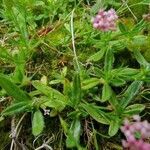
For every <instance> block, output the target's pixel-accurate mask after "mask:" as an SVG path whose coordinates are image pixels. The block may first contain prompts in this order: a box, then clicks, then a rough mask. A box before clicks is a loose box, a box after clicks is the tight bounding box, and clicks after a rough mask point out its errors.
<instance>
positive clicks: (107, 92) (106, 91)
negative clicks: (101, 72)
mask: <svg viewBox="0 0 150 150" xmlns="http://www.w3.org/2000/svg"><path fill="white" fill-rule="evenodd" d="M111 96H112V89H111V87H110V85H109V84H108V83H105V84H104V85H103V89H102V102H105V101H107V100H109V99H110V98H111Z"/></svg>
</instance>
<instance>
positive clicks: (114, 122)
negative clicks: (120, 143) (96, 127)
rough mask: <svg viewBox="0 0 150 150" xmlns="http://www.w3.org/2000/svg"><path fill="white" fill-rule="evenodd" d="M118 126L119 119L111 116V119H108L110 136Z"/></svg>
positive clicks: (116, 130) (115, 131)
mask: <svg viewBox="0 0 150 150" xmlns="http://www.w3.org/2000/svg"><path fill="white" fill-rule="evenodd" d="M119 128H120V119H119V118H118V117H115V118H113V120H111V121H110V126H109V131H108V134H109V135H110V136H114V135H115V134H116V133H117V132H118V130H119Z"/></svg>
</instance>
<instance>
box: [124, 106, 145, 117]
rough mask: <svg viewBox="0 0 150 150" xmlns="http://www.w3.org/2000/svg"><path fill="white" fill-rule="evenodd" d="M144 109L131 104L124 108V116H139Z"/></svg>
mask: <svg viewBox="0 0 150 150" xmlns="http://www.w3.org/2000/svg"><path fill="white" fill-rule="evenodd" d="M144 109H145V106H144V105H143V104H133V105H130V106H128V107H126V109H125V111H124V114H127V115H134V114H139V113H140V112H141V111H143V110H144Z"/></svg>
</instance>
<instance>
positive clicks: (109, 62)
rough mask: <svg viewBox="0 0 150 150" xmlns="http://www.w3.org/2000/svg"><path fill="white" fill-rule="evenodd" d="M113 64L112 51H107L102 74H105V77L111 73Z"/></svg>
mask: <svg viewBox="0 0 150 150" xmlns="http://www.w3.org/2000/svg"><path fill="white" fill-rule="evenodd" d="M113 63H114V54H113V50H112V49H108V50H107V51H106V54H105V62H104V72H105V73H106V75H107V74H108V73H109V72H110V71H111V69H112V67H113ZM106 77H107V76H106Z"/></svg>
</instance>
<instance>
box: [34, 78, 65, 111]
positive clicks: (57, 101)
mask: <svg viewBox="0 0 150 150" xmlns="http://www.w3.org/2000/svg"><path fill="white" fill-rule="evenodd" d="M32 84H33V86H34V87H35V88H36V89H37V90H39V91H40V92H41V93H42V94H44V95H46V96H45V97H41V100H42V99H43V101H45V103H44V105H46V106H49V107H54V108H56V109H57V110H59V111H61V110H62V109H63V108H64V107H65V106H66V104H67V98H66V97H65V96H64V95H63V94H62V93H60V92H59V91H57V90H55V89H53V88H51V87H49V86H46V85H44V84H42V83H41V82H39V81H33V82H32Z"/></svg>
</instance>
